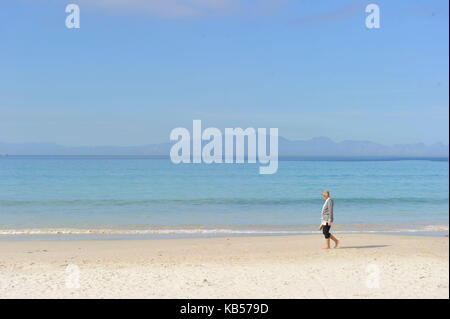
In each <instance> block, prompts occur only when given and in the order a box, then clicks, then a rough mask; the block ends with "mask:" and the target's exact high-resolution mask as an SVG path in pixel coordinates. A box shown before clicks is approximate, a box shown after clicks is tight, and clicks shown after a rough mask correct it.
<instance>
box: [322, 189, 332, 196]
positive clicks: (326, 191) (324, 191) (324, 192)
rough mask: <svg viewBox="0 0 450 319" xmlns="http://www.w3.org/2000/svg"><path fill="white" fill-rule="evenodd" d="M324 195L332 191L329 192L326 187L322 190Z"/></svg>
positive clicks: (328, 194)
mask: <svg viewBox="0 0 450 319" xmlns="http://www.w3.org/2000/svg"><path fill="white" fill-rule="evenodd" d="M322 195H327V196H330V192H329V191H328V190H327V189H324V190H323V191H322Z"/></svg>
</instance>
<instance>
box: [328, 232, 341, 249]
mask: <svg viewBox="0 0 450 319" xmlns="http://www.w3.org/2000/svg"><path fill="white" fill-rule="evenodd" d="M330 238H331V239H332V240H333V241H334V248H337V247H338V245H339V240H338V239H337V238H336V237H334V236H333V235H331V237H330Z"/></svg>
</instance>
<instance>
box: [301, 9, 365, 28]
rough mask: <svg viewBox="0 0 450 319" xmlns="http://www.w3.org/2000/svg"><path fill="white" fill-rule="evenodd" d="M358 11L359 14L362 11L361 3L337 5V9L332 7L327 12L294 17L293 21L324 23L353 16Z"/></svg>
mask: <svg viewBox="0 0 450 319" xmlns="http://www.w3.org/2000/svg"><path fill="white" fill-rule="evenodd" d="M358 13H360V14H363V13H364V11H363V9H362V6H361V5H356V4H353V5H345V6H342V7H339V8H337V9H334V10H332V11H329V12H325V13H319V14H314V15H310V16H308V17H303V18H299V19H296V20H295V22H296V23H299V24H307V23H326V22H331V21H336V20H341V19H345V18H348V17H351V16H354V15H356V14H358Z"/></svg>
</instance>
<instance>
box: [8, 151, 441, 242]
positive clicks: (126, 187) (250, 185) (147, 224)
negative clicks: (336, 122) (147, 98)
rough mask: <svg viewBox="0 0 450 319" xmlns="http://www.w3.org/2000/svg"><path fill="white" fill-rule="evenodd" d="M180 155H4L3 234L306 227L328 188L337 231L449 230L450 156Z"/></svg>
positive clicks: (215, 231) (309, 229) (209, 231)
mask: <svg viewBox="0 0 450 319" xmlns="http://www.w3.org/2000/svg"><path fill="white" fill-rule="evenodd" d="M258 167H259V166H258V165H257V164H233V165H230V164H212V165H207V164H179V165H175V164H173V163H171V162H170V160H169V159H166V158H149V157H130V156H127V157H120V156H117V157H102V156H100V157H99V156H97V157H95V156H86V157H82V156H78V157H61V156H59V157H46V156H41V157H32V156H8V157H0V234H4V235H5V234H6V235H11V234H34V233H40V234H56V233H71V234H85V233H107V234H169V233H173V234H196V233H197V234H205V233H207V234H212V235H214V234H245V233H247V234H255V233H256V234H257V233H302V232H303V233H307V232H312V231H315V229H316V226H317V225H318V224H319V223H320V211H321V208H322V204H323V199H322V198H321V196H320V194H321V191H322V189H325V188H326V189H329V190H330V192H331V196H332V198H333V199H334V202H335V227H334V229H335V230H340V231H358V232H359V231H362V232H365V231H410V232H423V231H426V232H433V231H444V232H445V231H448V220H449V219H448V217H449V162H448V161H447V160H444V161H427V160H409V161H408V160H401V161H398V160H393V161H342V160H339V161H335V160H315V161H307V160H295V161H293V160H289V161H288V160H286V161H283V160H282V161H280V162H279V169H278V172H277V173H276V174H274V175H259V174H258Z"/></svg>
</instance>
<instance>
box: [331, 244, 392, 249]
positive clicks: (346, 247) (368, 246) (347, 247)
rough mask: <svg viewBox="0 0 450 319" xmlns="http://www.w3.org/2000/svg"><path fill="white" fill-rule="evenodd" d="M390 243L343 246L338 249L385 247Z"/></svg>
mask: <svg viewBox="0 0 450 319" xmlns="http://www.w3.org/2000/svg"><path fill="white" fill-rule="evenodd" d="M389 246H390V245H367V246H343V247H339V248H338V249H365V248H383V247H389Z"/></svg>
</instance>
